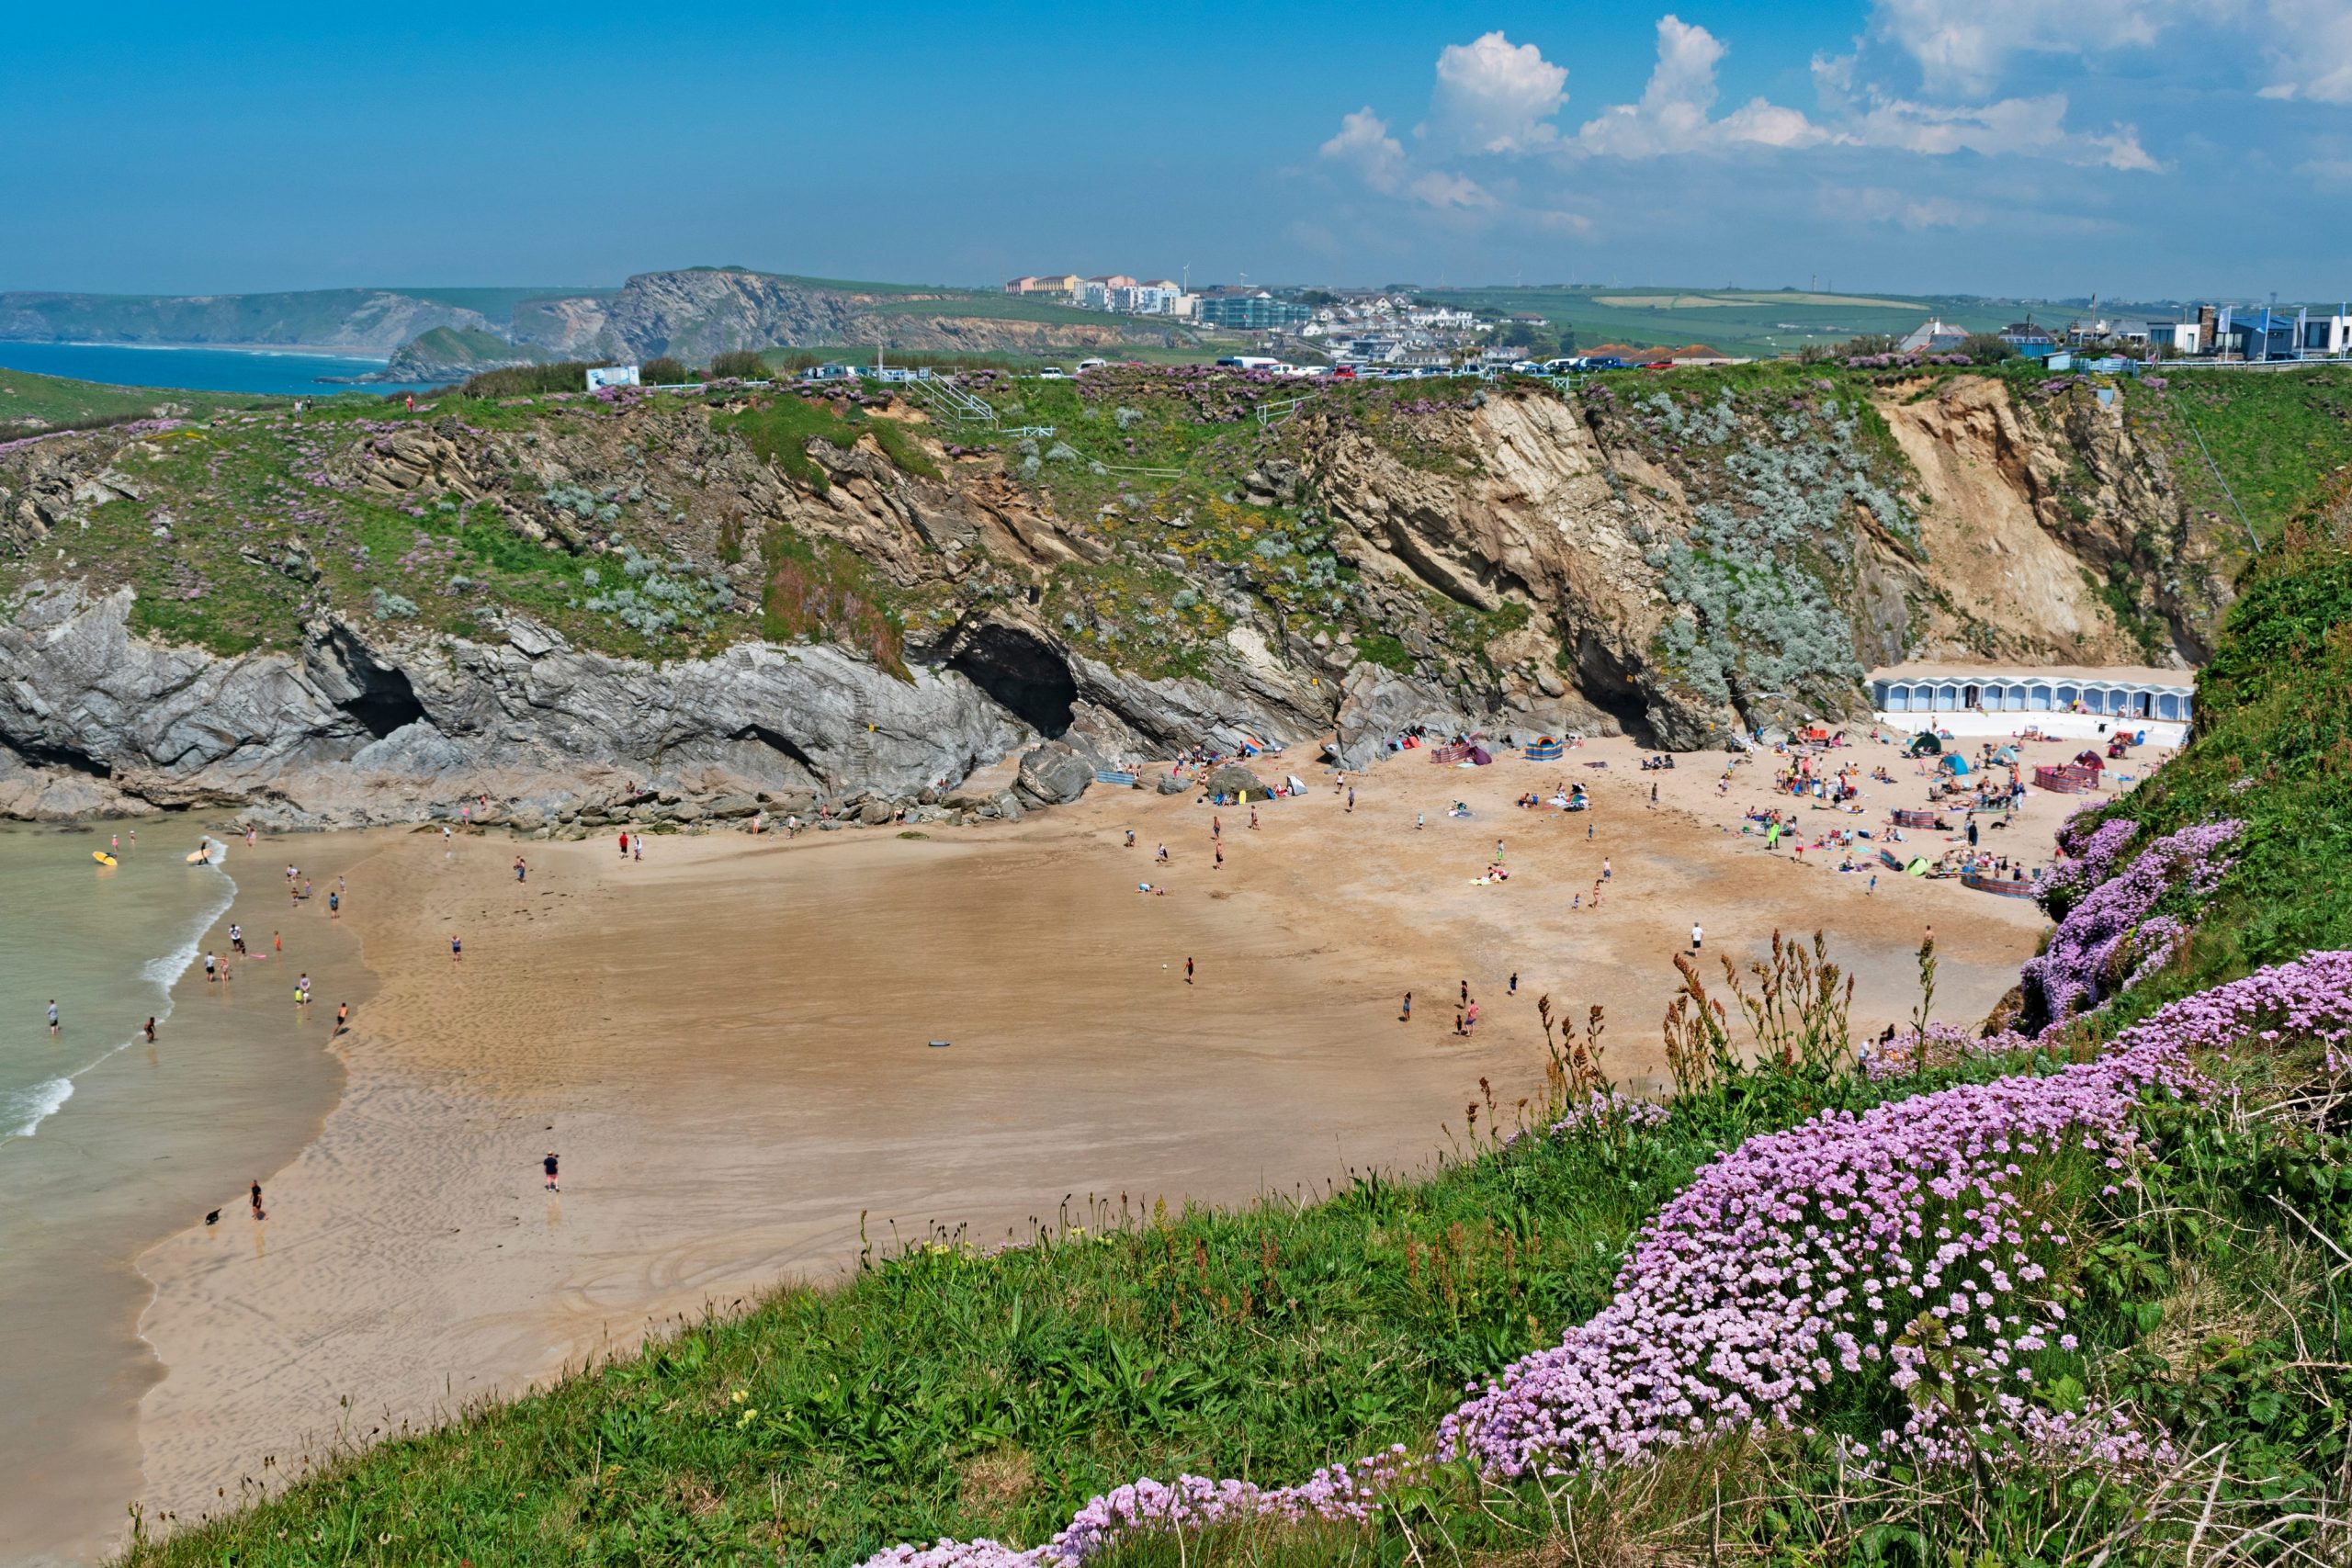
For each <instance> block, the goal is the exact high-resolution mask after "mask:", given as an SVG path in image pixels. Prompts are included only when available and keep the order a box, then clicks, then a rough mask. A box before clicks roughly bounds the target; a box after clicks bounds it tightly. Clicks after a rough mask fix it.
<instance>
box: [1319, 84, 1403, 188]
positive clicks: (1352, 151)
mask: <svg viewBox="0 0 2352 1568" xmlns="http://www.w3.org/2000/svg"><path fill="white" fill-rule="evenodd" d="M1320 151H1321V152H1322V154H1323V156H1324V157H1326V158H1329V159H1330V160H1331V161H1332V162H1333V163H1335V164H1346V165H1347V166H1349V167H1350V168H1352V169H1354V170H1355V172H1356V174H1357V175H1359V176H1360V177H1361V178H1362V179H1363V183H1364V184H1366V185H1368V186H1371V187H1372V188H1373V189H1374V190H1377V191H1394V190H1395V189H1396V188H1397V186H1399V185H1400V184H1402V183H1403V180H1404V172H1405V149H1404V148H1403V147H1402V146H1400V145H1398V143H1397V139H1396V138H1395V137H1393V136H1391V135H1389V134H1388V122H1387V121H1386V120H1385V119H1383V118H1380V117H1379V116H1378V115H1376V114H1374V113H1373V112H1372V106H1371V105H1369V104H1367V105H1365V106H1364V107H1363V108H1360V109H1358V110H1356V112H1355V113H1353V114H1351V115H1349V116H1347V117H1346V118H1343V119H1341V120H1340V133H1339V134H1338V135H1337V136H1334V137H1332V138H1331V140H1330V141H1326V142H1325V143H1323V146H1322V148H1321V149H1320Z"/></svg>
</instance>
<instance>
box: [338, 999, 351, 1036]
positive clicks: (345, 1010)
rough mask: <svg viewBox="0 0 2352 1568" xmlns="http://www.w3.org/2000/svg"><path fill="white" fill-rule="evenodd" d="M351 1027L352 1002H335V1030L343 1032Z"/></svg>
mask: <svg viewBox="0 0 2352 1568" xmlns="http://www.w3.org/2000/svg"><path fill="white" fill-rule="evenodd" d="M350 1027H351V1004H350V1003H349V1002H337V1003H335V1004H334V1032H336V1033H337V1034H341V1033H342V1032H344V1031H345V1030H346V1029H349V1028H350Z"/></svg>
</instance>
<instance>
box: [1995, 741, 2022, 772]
mask: <svg viewBox="0 0 2352 1568" xmlns="http://www.w3.org/2000/svg"><path fill="white" fill-rule="evenodd" d="M1993 761H1996V762H2005V763H2007V764H2008V765H2009V766H2011V767H2015V766H2017V761H2018V749H2017V748H2016V747H2014V746H2004V747H2002V748H2001V749H2000V750H1997V751H1996V752H1994V753H1993Z"/></svg>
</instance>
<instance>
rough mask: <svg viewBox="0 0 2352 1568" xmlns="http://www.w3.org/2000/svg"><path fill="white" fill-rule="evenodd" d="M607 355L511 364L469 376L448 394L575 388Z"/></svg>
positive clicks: (527, 394)
mask: <svg viewBox="0 0 2352 1568" xmlns="http://www.w3.org/2000/svg"><path fill="white" fill-rule="evenodd" d="M611 363H612V361H611V360H609V359H566V360H562V361H560V362H558V363H556V364H552V365H510V366H507V367H505V368H503V369H501V370H484V371H481V372H479V373H478V374H476V375H472V376H469V377H467V378H465V380H464V381H463V382H461V383H459V384H458V388H457V389H456V391H455V392H453V393H451V394H449V395H450V396H454V397H460V398H537V397H545V396H546V395H547V394H548V393H549V392H577V391H581V390H582V389H585V388H586V387H587V385H588V372H589V371H590V370H592V369H594V368H595V367H597V366H600V365H610V364H611Z"/></svg>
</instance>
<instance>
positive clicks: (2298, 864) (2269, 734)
mask: <svg viewBox="0 0 2352 1568" xmlns="http://www.w3.org/2000/svg"><path fill="white" fill-rule="evenodd" d="M2345 494H2346V490H2345V489H2339V490H2338V491H2337V492H2336V496H2335V499H2334V500H2333V502H2323V503H2322V505H2321V506H2320V507H2319V508H2317V509H2316V510H2313V511H2309V512H2307V513H2306V514H2305V518H2304V519H2303V520H2301V521H2299V522H2298V523H2297V524H2295V525H2291V526H2290V528H2288V529H2287V530H2286V531H2285V532H2284V534H2283V535H2282V536H2281V538H2280V540H2279V541H2278V543H2276V544H2275V545H2274V546H2273V547H2272V548H2271V549H2270V550H2269V551H2268V552H2267V553H2266V554H2265V555H2264V557H2263V558H2261V559H2260V560H2259V561H2258V562H2256V564H2255V565H2254V566H2253V567H2252V568H2251V569H2250V570H2248V571H2247V572H2246V574H2245V576H2244V577H2243V578H2242V579H2241V581H2240V583H2239V598H2238V601H2237V603H2236V604H2234V605H2233V607H2232V608H2231V611H2230V614H2229V617H2228V621H2227V623H2226V627H2225V631H2224V635H2223V637H2222V643H2221V646H2220V647H2219V648H2218V649H2217V650H2216V651H2215V654H2214V657H2213V659H2212V661H2211V663H2209V664H2208V665H2207V666H2206V667H2205V668H2204V669H2203V670H2202V671H2199V674H2198V679H2197V705H2196V714H2197V740H2196V744H2195V745H2193V746H2191V747H2190V748H2189V749H2188V750H2186V751H2185V752H2183V753H2182V754H2181V755H2180V756H2178V757H2177V758H2175V759H2174V760H2173V761H2170V762H2168V763H2166V764H2165V766H2164V768H2162V769H2161V770H2160V771H2158V772H2157V773H2155V775H2154V777H2152V778H2151V779H2149V780H2148V781H2147V782H2146V783H2144V784H2142V785H2141V786H2140V787H2139V788H2137V789H2135V790H2134V791H2132V792H2131V795H2128V796H2126V797H2124V798H2123V799H2122V800H2120V801H2119V802H2117V803H2116V804H2114V805H2112V806H2110V807H2107V808H2106V809H2105V811H2104V812H2103V814H2102V815H2103V816H2105V817H2110V818H2130V819H2131V820H2133V821H2136V822H2138V823H2140V824H2141V834H2142V836H2143V838H2153V837H2154V836H2157V835H2160V834H2163V833H2168V832H2172V831H2174V830H2176V829H2179V828H2183V827H2188V826H2190V825H2192V824H2195V823H2199V822H2208V821H2212V820H2214V819H2216V818H2222V817H2235V818H2242V819H2244V821H2245V824H2246V830H2245V835H2244V837H2243V839H2242V840H2241V841H2240V843H2239V845H2238V846H2237V851H2238V853H2239V856H2240V859H2239V863H2238V869H2237V871H2236V872H2235V874H2233V876H2232V877H2231V878H2230V880H2229V882H2228V883H2227V884H2226V885H2225V886H2224V887H2223V888H2222V893H2221V895H2220V902H2219V904H2218V905H2217V907H2216V908H2214V909H2213V910H2212V911H2211V913H2210V914H2209V915H2208V917H2207V919H2206V921H2205V924H2204V925H2203V927H2202V928H2200V930H2199V932H2198V935H2197V937H2196V939H2195V940H2194V941H2193V942H2190V943H2189V945H2188V952H2187V953H2186V954H2185V955H2184V956H2183V957H2182V958H2181V959H2180V960H2178V961H2177V963H2176V964H2175V965H2174V966H2172V967H2171V968H2168V969H2167V970H2165V972H2164V973H2163V974H2162V975H2160V976H2158V977H2157V979H2156V980H2155V981H2154V982H2153V983H2151V984H2150V985H2149V986H2147V987H2143V990H2142V991H2141V992H2140V993H2139V994H2138V995H2137V996H2136V998H2134V1000H2133V1006H2132V1008H2131V1009H2128V1010H2126V1011H2125V1013H2124V1014H2123V1015H2121V1016H2129V1014H2130V1013H2131V1012H2132V1011H2135V1010H2143V1009H2145V1008H2147V1007H2151V1006H2154V1005H2155V1004H2156V1003H2158V1002H2160V1001H2163V1000H2166V999H2169V998H2171V997H2174V996H2179V995H2184V994H2186V993H2187V992H2188V991H2191V990H2196V989H2199V988H2201V987H2206V986H2209V985H2212V984H2215V983H2217V982H2219V981H2222V980H2226V979H2231V978H2234V977H2235V976H2239V975H2243V974H2245V973H2246V972H2247V971H2249V970H2252V969H2254V968H2256V967H2259V966H2260V965H2262V964H2275V963H2278V962H2280V961H2281V960H2284V959H2287V958H2290V957H2293V956H2294V955H2296V954H2298V953H2301V952H2302V951H2304V950H2305V949H2306V948H2312V947H2326V948H2337V947H2352V875H2346V874H2344V873H2343V872H2342V871H2341V870H2340V869H2339V868H2343V867H2347V866H2352V549H2347V547H2346V527H2347V525H2352V517H2347V516H2346V510H2347V508H2346V502H2345V500H2344V496H2345Z"/></svg>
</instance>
